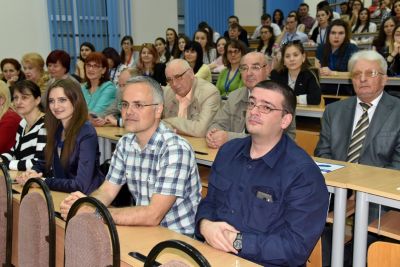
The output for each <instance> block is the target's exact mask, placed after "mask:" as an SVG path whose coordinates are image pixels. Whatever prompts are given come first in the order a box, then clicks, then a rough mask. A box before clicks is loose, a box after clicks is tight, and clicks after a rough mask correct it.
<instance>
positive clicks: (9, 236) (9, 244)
mask: <svg viewBox="0 0 400 267" xmlns="http://www.w3.org/2000/svg"><path fill="white" fill-rule="evenodd" d="M0 168H1V170H2V172H3V174H4V179H5V182H6V183H5V184H6V190H7V211H6V214H4V215H5V216H6V218H7V233H6V248H7V250H6V258H5V266H11V256H12V232H13V203H12V201H13V196H12V185H11V184H12V182H11V178H10V174H9V173H8V170H7V167H6V166H5V165H4V164H3V163H0ZM0 216H2V215H0Z"/></svg>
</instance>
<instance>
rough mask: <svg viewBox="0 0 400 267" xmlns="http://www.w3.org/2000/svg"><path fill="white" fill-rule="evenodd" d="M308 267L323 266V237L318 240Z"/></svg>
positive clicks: (309, 258)
mask: <svg viewBox="0 0 400 267" xmlns="http://www.w3.org/2000/svg"><path fill="white" fill-rule="evenodd" d="M306 266H307V267H322V242H321V238H320V239H319V240H318V242H317V244H316V245H315V247H314V249H313V251H312V252H311V255H310V257H308V260H307V264H306Z"/></svg>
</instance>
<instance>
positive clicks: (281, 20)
mask: <svg viewBox="0 0 400 267" xmlns="http://www.w3.org/2000/svg"><path fill="white" fill-rule="evenodd" d="M272 22H273V23H275V24H276V25H278V26H279V28H281V30H283V27H284V26H285V16H284V15H283V11H282V10H280V9H275V10H274V13H272Z"/></svg>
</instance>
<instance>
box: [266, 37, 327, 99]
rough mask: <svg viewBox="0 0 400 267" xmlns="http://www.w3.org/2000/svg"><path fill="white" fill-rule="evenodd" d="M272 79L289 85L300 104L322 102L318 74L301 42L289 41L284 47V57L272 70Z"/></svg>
mask: <svg viewBox="0 0 400 267" xmlns="http://www.w3.org/2000/svg"><path fill="white" fill-rule="evenodd" d="M271 80H273V81H280V82H282V83H284V84H287V85H289V87H290V88H292V89H293V90H294V93H295V94H296V96H297V103H298V104H305V105H319V103H320V102H321V88H320V84H319V78H318V75H317V74H316V72H315V71H313V70H312V69H311V64H310V63H309V61H308V60H307V56H306V54H305V51H304V47H303V45H302V44H301V43H300V42H296V41H295V42H289V43H287V44H286V45H284V46H283V47H282V58H281V60H280V62H279V66H278V68H277V69H276V70H273V71H272V72H271Z"/></svg>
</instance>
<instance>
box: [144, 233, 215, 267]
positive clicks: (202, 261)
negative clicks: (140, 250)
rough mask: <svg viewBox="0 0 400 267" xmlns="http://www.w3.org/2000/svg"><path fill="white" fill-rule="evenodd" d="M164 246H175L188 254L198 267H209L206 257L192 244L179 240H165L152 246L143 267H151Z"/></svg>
mask: <svg viewBox="0 0 400 267" xmlns="http://www.w3.org/2000/svg"><path fill="white" fill-rule="evenodd" d="M166 248H175V249H178V250H180V251H183V252H185V253H186V254H187V255H189V256H190V257H191V258H192V259H193V260H194V261H195V262H196V263H197V264H198V265H199V266H200V267H211V265H210V263H209V262H208V261H207V259H206V258H205V257H204V256H203V254H201V252H200V251H198V250H197V249H196V248H195V247H193V246H192V245H189V244H188V243H186V242H184V241H181V240H175V239H171V240H166V241H163V242H160V243H158V244H157V245H156V246H155V247H153V248H152V249H151V250H150V252H149V255H148V256H147V258H146V261H145V263H144V267H152V266H153V264H154V261H155V260H156V258H157V256H158V255H159V254H160V253H161V251H163V250H164V249H166Z"/></svg>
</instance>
